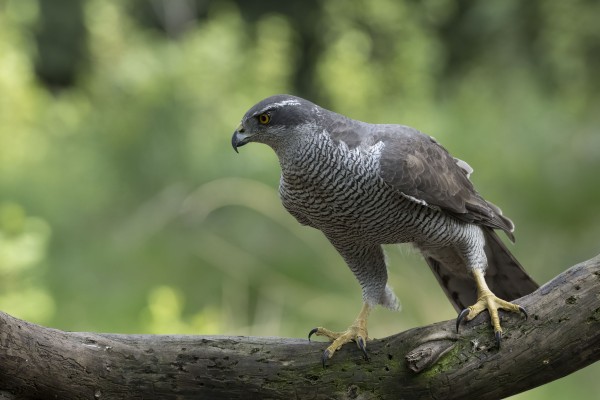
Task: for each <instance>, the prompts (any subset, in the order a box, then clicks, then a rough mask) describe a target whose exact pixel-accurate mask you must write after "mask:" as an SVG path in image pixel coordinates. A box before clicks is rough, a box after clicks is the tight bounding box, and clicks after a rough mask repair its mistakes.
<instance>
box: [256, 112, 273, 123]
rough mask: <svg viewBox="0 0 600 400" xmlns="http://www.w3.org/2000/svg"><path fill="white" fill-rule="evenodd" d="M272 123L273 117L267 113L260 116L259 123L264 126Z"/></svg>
mask: <svg viewBox="0 0 600 400" xmlns="http://www.w3.org/2000/svg"><path fill="white" fill-rule="evenodd" d="M270 121H271V116H270V115H269V114H267V113H262V114H260V115H259V116H258V122H260V123H261V124H263V125H266V124H268V123H269V122H270Z"/></svg>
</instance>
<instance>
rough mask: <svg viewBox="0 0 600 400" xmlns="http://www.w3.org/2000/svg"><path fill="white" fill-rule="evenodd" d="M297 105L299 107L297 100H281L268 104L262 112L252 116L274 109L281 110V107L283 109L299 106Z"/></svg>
mask: <svg viewBox="0 0 600 400" xmlns="http://www.w3.org/2000/svg"><path fill="white" fill-rule="evenodd" d="M299 105H300V102H299V101H298V100H294V99H287V100H282V101H279V102H277V103H273V104H269V105H268V106H266V107H265V108H263V109H262V110H260V111H258V112H256V113H254V115H256V114H262V113H264V112H265V111H267V110H274V109H276V108H281V107H285V106H299Z"/></svg>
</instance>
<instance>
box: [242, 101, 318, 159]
mask: <svg viewBox="0 0 600 400" xmlns="http://www.w3.org/2000/svg"><path fill="white" fill-rule="evenodd" d="M319 110H320V108H319V107H318V106H316V105H315V104H313V103H311V102H310V101H308V100H304V99H302V98H300V97H296V96H291V95H287V94H281V95H276V96H271V97H268V98H266V99H264V100H262V101H261V102H259V103H257V104H256V105H254V106H253V107H252V108H251V109H250V110H248V112H247V113H246V115H244V117H243V118H242V121H241V122H240V125H239V126H238V128H237V129H236V130H235V132H234V133H233V136H232V138H231V145H232V146H233V149H234V150H235V151H236V152H237V151H238V150H237V149H238V147H241V146H243V145H245V144H246V143H250V142H259V143H265V144H268V145H269V146H271V147H273V148H274V149H277V147H278V146H279V145H280V144H281V143H285V142H287V141H288V140H289V139H291V138H292V137H293V136H295V135H302V134H306V133H307V132H309V131H311V130H310V129H306V127H308V126H309V125H311V124H315V123H316V119H317V118H318V116H319V112H320V111H319Z"/></svg>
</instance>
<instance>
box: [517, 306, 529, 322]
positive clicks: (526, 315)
mask: <svg viewBox="0 0 600 400" xmlns="http://www.w3.org/2000/svg"><path fill="white" fill-rule="evenodd" d="M519 311H520V312H521V314H523V315H524V316H525V321H527V320H528V319H529V315H528V314H527V311H525V309H524V308H523V307H521V306H519Z"/></svg>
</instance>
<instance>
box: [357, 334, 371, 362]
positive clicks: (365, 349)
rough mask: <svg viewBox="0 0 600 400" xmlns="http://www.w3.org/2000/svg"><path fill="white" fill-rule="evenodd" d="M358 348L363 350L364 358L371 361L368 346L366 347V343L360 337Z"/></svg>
mask: <svg viewBox="0 0 600 400" xmlns="http://www.w3.org/2000/svg"><path fill="white" fill-rule="evenodd" d="M357 344H358V348H359V349H361V350H362V352H363V356H364V357H365V361H369V354H367V346H365V341H364V339H363V338H362V337H360V336H359V337H358V341H357Z"/></svg>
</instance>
